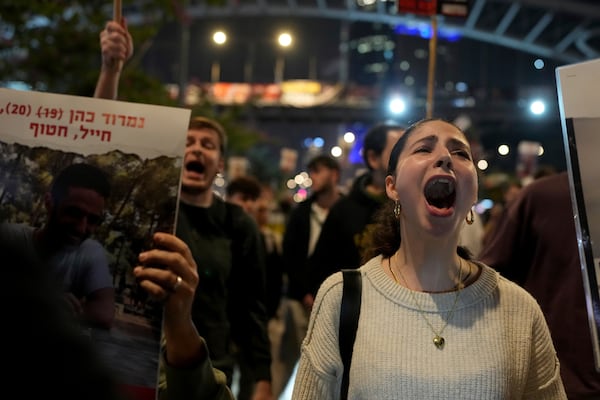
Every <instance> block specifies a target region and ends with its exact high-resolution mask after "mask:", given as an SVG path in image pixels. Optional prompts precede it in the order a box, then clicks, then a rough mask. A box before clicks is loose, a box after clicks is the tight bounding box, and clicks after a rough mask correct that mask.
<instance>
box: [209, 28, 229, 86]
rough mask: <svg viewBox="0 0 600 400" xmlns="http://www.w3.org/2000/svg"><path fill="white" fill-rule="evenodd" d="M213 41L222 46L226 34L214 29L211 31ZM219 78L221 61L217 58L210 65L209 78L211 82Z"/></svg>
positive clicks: (225, 39)
mask: <svg viewBox="0 0 600 400" xmlns="http://www.w3.org/2000/svg"><path fill="white" fill-rule="evenodd" d="M212 39H213V42H214V43H215V44H216V45H217V46H219V47H220V46H222V45H224V44H225V42H226V41H227V34H225V32H223V31H216V32H215V33H213V37H212ZM220 79H221V63H220V61H219V60H217V61H213V63H212V65H211V67H210V80H211V82H212V83H215V82H218V81H219V80H220Z"/></svg>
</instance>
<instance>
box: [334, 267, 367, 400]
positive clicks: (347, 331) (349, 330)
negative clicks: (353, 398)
mask: <svg viewBox="0 0 600 400" xmlns="http://www.w3.org/2000/svg"><path fill="white" fill-rule="evenodd" d="M342 275H343V277H344V288H343V291H342V305H341V311H340V331H339V345H340V355H341V357H342V363H343V364H344V374H343V376H342V388H341V394H340V399H341V400H345V399H347V398H348V384H349V381H350V363H351V361H352V349H353V348H354V339H356V329H357V328H358V318H359V314H360V301H361V295H362V280H361V275H360V271H359V270H358V269H343V270H342Z"/></svg>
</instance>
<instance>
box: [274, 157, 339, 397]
mask: <svg viewBox="0 0 600 400" xmlns="http://www.w3.org/2000/svg"><path fill="white" fill-rule="evenodd" d="M307 170H308V175H309V177H310V179H311V181H312V186H311V188H310V189H311V191H312V194H311V195H310V197H308V198H307V199H306V200H304V201H302V202H300V203H298V204H297V205H296V206H295V207H294V208H293V209H292V210H291V211H290V214H289V217H288V220H287V223H286V226H285V230H284V235H283V253H282V258H283V265H284V267H285V273H286V276H287V289H286V293H284V295H285V298H284V299H283V300H282V307H280V313H279V314H280V315H279V318H278V320H277V322H278V323H279V327H280V328H279V329H278V330H279V331H282V332H283V333H282V334H281V335H280V336H279V337H278V338H277V339H276V340H273V341H272V342H274V344H275V346H274V347H275V350H274V351H273V356H274V361H273V362H274V363H275V364H276V368H273V370H272V371H273V382H274V383H273V392H274V393H275V394H279V393H280V392H281V391H282V390H283V389H284V385H285V384H286V383H287V382H288V381H289V379H290V377H291V376H292V372H293V370H294V366H295V365H296V363H297V360H298V358H299V357H300V346H301V344H302V339H304V336H305V335H306V330H307V329H308V317H309V315H310V310H311V308H312V303H313V300H314V298H313V296H312V293H311V292H310V290H309V288H308V282H309V280H310V276H309V273H310V271H309V270H308V268H307V267H308V259H309V258H310V256H311V255H312V253H313V250H314V248H315V245H316V243H317V241H318V239H319V235H320V234H321V227H322V225H323V223H324V222H325V219H326V218H327V214H328V213H329V210H330V209H331V207H332V206H333V204H335V202H337V201H338V200H339V199H340V197H341V196H342V193H341V191H340V188H339V182H340V165H339V163H338V162H337V160H336V159H334V158H333V157H331V156H328V155H325V154H320V155H317V156H315V157H313V158H312V159H311V160H310V161H309V162H308V164H307ZM276 355H279V357H275V356H276Z"/></svg>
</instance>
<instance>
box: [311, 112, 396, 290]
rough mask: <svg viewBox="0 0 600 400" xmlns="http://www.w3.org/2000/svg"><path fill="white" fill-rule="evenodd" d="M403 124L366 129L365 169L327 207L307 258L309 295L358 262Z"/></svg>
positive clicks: (363, 150) (363, 153) (358, 263)
mask: <svg viewBox="0 0 600 400" xmlns="http://www.w3.org/2000/svg"><path fill="white" fill-rule="evenodd" d="M403 132H404V128H403V127H402V126H400V125H394V124H379V125H376V126H374V127H373V128H371V129H370V130H369V132H367V134H366V136H365V139H364V144H363V149H362V156H363V160H364V163H365V166H366V167H367V171H366V172H365V173H364V174H362V175H360V176H359V177H357V178H356V179H355V181H354V183H353V185H352V188H351V190H350V193H348V195H347V196H344V197H343V198H342V199H340V200H339V201H338V202H337V203H336V204H335V205H334V206H333V207H332V208H331V210H330V211H329V214H328V216H327V219H326V220H325V222H324V223H323V227H322V229H321V236H320V237H319V241H318V243H317V245H316V247H315V251H314V253H313V255H312V257H311V259H310V261H309V271H310V273H309V276H310V277H311V279H310V281H309V282H308V288H309V291H310V293H311V294H312V297H313V298H314V296H315V295H316V293H317V290H318V288H319V286H320V285H321V283H322V282H323V281H324V280H325V278H327V277H328V276H329V275H331V274H332V273H334V272H336V271H338V270H340V269H341V268H357V267H358V266H360V264H361V249H362V248H363V247H364V246H363V244H362V243H361V242H362V241H363V237H364V235H365V233H366V232H367V229H368V226H369V224H370V223H371V222H372V221H371V219H372V216H373V214H374V213H375V211H377V209H379V207H380V206H381V205H382V204H383V202H384V201H385V199H386V194H385V176H386V172H387V163H388V161H389V158H390V152H391V150H392V148H393V147H394V144H396V141H397V140H398V139H399V138H400V137H401V136H402V133H403Z"/></svg>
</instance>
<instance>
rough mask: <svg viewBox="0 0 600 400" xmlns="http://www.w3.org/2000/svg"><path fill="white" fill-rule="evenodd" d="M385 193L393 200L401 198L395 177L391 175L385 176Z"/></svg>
mask: <svg viewBox="0 0 600 400" xmlns="http://www.w3.org/2000/svg"><path fill="white" fill-rule="evenodd" d="M385 193H386V194H387V196H388V197H389V198H390V199H391V200H393V201H398V200H399V199H400V196H398V191H396V184H395V182H394V177H393V176H391V175H388V176H386V177H385Z"/></svg>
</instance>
